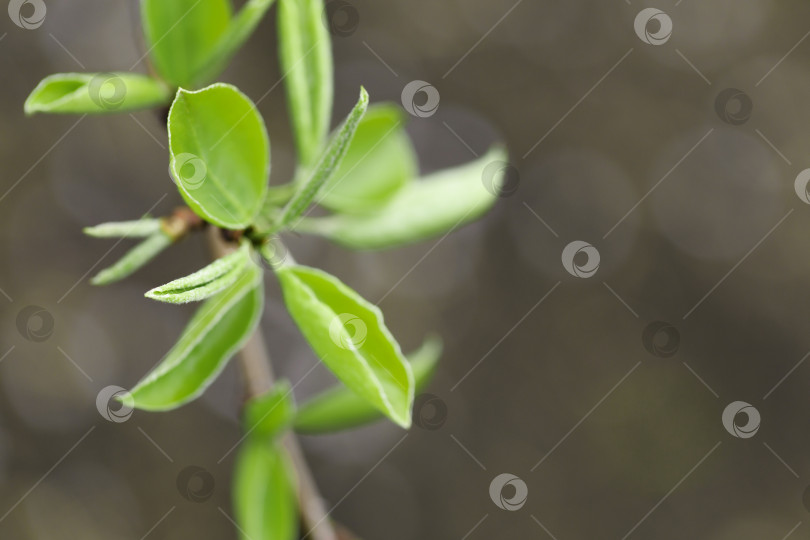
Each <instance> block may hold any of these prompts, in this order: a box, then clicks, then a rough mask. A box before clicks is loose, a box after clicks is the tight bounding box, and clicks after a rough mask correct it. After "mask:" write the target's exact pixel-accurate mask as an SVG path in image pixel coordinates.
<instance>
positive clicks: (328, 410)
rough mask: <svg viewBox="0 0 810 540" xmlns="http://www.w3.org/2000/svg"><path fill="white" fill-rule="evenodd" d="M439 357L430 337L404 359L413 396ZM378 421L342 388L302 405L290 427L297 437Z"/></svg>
mask: <svg viewBox="0 0 810 540" xmlns="http://www.w3.org/2000/svg"><path fill="white" fill-rule="evenodd" d="M441 353H442V342H441V340H440V339H439V338H437V337H431V338H428V339H427V340H425V342H424V343H423V344H422V346H421V347H420V348H419V349H417V350H416V351H414V352H412V353H411V354H409V355H408V361H409V362H410V363H411V370H413V378H414V381H415V389H416V392H419V391H420V390H422V389H423V388H424V387H425V386H427V383H428V382H430V379H431V377H432V376H433V372H434V371H435V368H436V364H437V363H438V361H439V356H441ZM381 418H383V415H382V414H381V413H380V412H379V411H378V410H377V409H375V408H374V407H372V406H371V405H370V404H369V403H368V402H367V401H365V400H364V399H362V398H361V397H360V396H358V395H357V394H355V393H354V392H352V391H351V390H349V389H348V388H346V387H345V386H336V387H334V388H332V389H330V390H327V391H326V392H324V393H322V394H320V395H318V396H317V397H315V398H313V399H312V400H310V401H308V402H306V403H304V404H303V405H302V406H301V408H300V409H299V410H298V414H296V416H295V423H294V424H293V426H294V427H295V430H296V431H298V432H299V433H306V434H318V433H330V432H334V431H342V430H345V429H351V428H355V427H359V426H362V425H365V424H368V423H370V422H374V421H376V420H379V419H381Z"/></svg>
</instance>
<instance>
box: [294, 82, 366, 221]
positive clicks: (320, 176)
mask: <svg viewBox="0 0 810 540" xmlns="http://www.w3.org/2000/svg"><path fill="white" fill-rule="evenodd" d="M367 108H368V92H366V89H365V88H363V87H360V98H359V99H358V100H357V104H356V105H355V106H354V108H353V109H352V111H351V112H350V113H349V116H347V117H346V120H345V121H344V122H343V125H342V126H341V127H340V128H339V129H338V130H337V132H336V133H335V135H334V136H333V137H332V139H331V140H330V141H329V146H327V148H326V151H325V152H324V153H323V156H321V159H320V161H319V162H318V165H317V166H316V167H315V170H314V172H313V174H312V176H310V178H309V180H307V181H306V182H304V183H303V184H302V185H301V187H300V188H299V189H298V191H296V192H295V194H294V195H293V197H292V199H291V200H290V202H288V203H287V206H285V207H284V210H283V211H282V213H281V217H280V218H279V222H280V224H281V226H286V225H290V224H291V223H292V222H293V221H294V220H295V219H296V218H297V217H298V216H300V215H301V214H302V213H303V212H304V210H306V209H307V207H308V206H309V205H310V203H311V202H312V200H313V199H314V198H315V196H316V195H317V194H318V192H319V191H320V190H321V188H322V187H323V186H324V184H325V183H326V182H328V181H329V179H330V178H331V177H332V175H333V174H334V173H335V170H336V169H337V168H338V167H339V166H340V162H341V160H342V159H343V156H344V155H345V154H346V151H347V150H348V149H349V143H351V141H352V138H353V137H354V132H355V131H356V130H357V126H358V124H359V123H360V119H361V118H363V115H364V114H365V113H366V109H367Z"/></svg>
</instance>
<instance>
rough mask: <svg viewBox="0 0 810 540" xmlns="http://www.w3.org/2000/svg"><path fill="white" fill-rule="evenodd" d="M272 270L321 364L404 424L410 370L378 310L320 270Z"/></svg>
mask: <svg viewBox="0 0 810 540" xmlns="http://www.w3.org/2000/svg"><path fill="white" fill-rule="evenodd" d="M276 273H277V275H278V277H279V281H280V282H281V288H282V291H283V293H284V301H285V303H286V304H287V308H288V309H289V311H290V314H291V315H292V318H293V320H295V322H296V324H297V325H298V327H299V328H300V329H301V333H303V334H304V337H305V338H306V339H307V341H308V342H309V344H310V346H311V347H312V348H313V350H314V351H315V352H316V353H317V354H318V356H320V358H321V360H322V361H323V363H324V364H326V366H327V367H328V368H329V369H331V370H332V372H333V373H334V374H335V375H336V376H337V378H338V379H340V380H341V381H342V382H343V384H345V385H346V386H348V387H349V388H351V389H352V390H353V391H354V392H355V393H357V394H358V395H359V396H360V397H362V398H363V399H365V400H366V401H368V402H369V403H371V404H372V405H373V406H374V407H376V408H377V409H379V410H381V411H382V412H384V413H385V414H386V415H387V416H388V417H389V418H391V419H392V420H393V421H394V422H396V423H397V424H399V425H400V426H402V427H404V428H408V427H409V426H410V425H411V405H412V403H413V392H414V382H413V373H411V367H410V365H409V364H408V362H407V361H405V358H404V357H403V356H402V352H401V350H400V348H399V344H398V343H397V342H396V340H395V339H394V337H393V336H392V335H391V332H390V331H389V330H388V328H386V326H385V323H384V322H383V316H382V313H381V312H380V310H379V309H378V308H377V307H376V306H375V305H373V304H371V303H369V302H367V301H366V300H364V299H363V298H361V297H360V296H359V295H358V294H357V293H356V292H354V291H353V290H352V289H350V288H349V287H347V286H346V285H344V284H343V283H342V282H341V281H340V280H338V279H337V278H336V277H334V276H331V275H329V274H327V273H326V272H323V271H321V270H317V269H315V268H309V267H306V266H294V265H286V266H281V267H280V268H277V269H276ZM349 328H351V329H352V330H353V331H352V332H350V331H349Z"/></svg>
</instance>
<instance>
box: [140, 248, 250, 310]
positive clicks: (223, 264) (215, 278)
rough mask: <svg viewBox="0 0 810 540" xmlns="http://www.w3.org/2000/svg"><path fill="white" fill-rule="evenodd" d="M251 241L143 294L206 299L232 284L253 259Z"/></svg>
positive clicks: (173, 301) (164, 298)
mask: <svg viewBox="0 0 810 540" xmlns="http://www.w3.org/2000/svg"><path fill="white" fill-rule="evenodd" d="M249 250H250V244H249V243H248V242H242V245H241V246H240V248H239V249H238V250H237V251H234V252H233V253H230V254H228V255H225V256H224V257H221V258H219V259H217V260H216V261H214V262H212V263H211V264H209V265H208V266H206V267H205V268H202V269H200V270H197V271H196V272H194V273H193V274H189V275H188V276H185V277H181V278H179V279H175V280H174V281H170V282H169V283H166V284H165V285H161V286H160V287H155V288H154V289H152V290H150V291H147V292H146V294H145V295H144V296H146V297H147V298H151V299H153V300H158V301H160V302H168V303H170V304H186V303H188V302H197V301H199V300H204V299H206V298H208V297H210V296H213V295H214V294H216V293H218V292H219V291H221V290H223V289H226V288H227V287H230V286H231V285H232V284H233V283H234V282H235V281H236V280H237V279H239V276H240V275H242V272H243V271H244V270H245V267H246V266H247V265H248V263H249V262H250V251H249Z"/></svg>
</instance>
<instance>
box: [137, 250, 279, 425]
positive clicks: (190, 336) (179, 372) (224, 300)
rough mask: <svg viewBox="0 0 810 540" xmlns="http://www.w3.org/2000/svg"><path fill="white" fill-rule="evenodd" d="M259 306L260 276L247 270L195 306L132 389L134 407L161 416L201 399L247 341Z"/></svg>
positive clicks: (258, 315)
mask: <svg viewBox="0 0 810 540" xmlns="http://www.w3.org/2000/svg"><path fill="white" fill-rule="evenodd" d="M263 303H264V291H263V287H262V273H261V270H260V269H259V268H258V266H256V265H252V264H251V265H248V268H247V269H246V270H245V272H243V273H242V275H241V276H239V279H238V280H237V281H236V283H234V284H233V285H232V286H231V287H229V288H228V289H225V290H224V291H222V292H221V293H219V294H218V295H216V296H214V297H212V298H209V299H208V300H207V301H206V302H205V303H204V304H203V305H202V306H200V308H199V309H198V310H197V313H195V314H194V317H192V318H191V321H189V323H188V326H186V329H185V330H184V331H183V334H182V335H181V336H180V339H178V341H177V343H176V344H175V345H174V347H172V349H171V350H170V351H169V352H168V354H167V355H166V356H165V357H164V358H163V361H162V362H161V363H160V364H159V365H158V366H157V367H156V368H155V369H154V370H153V371H152V372H150V373H149V374H148V375H147V376H146V377H144V378H143V380H141V381H140V382H139V383H138V384H137V385H136V386H135V388H133V389H132V391H131V393H130V394H131V397H132V399H133V402H134V406H135V407H136V408H139V409H144V410H147V411H167V410H170V409H174V408H177V407H179V406H181V405H183V404H185V403H187V402H189V401H191V400H193V399H195V398H196V397H198V396H199V395H200V394H202V393H203V392H204V391H205V389H206V388H208V386H209V385H210V384H211V383H212V382H214V379H216V377H217V375H219V373H220V372H221V371H222V370H223V369H224V368H225V364H226V363H227V362H228V360H229V359H230V357H231V356H232V355H233V354H234V353H236V351H238V350H239V349H240V348H241V347H242V345H243V344H244V342H245V341H246V340H247V339H248V337H250V334H251V333H252V332H253V330H254V328H256V325H257V324H258V323H259V319H260V318H261V313H262V305H263Z"/></svg>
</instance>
